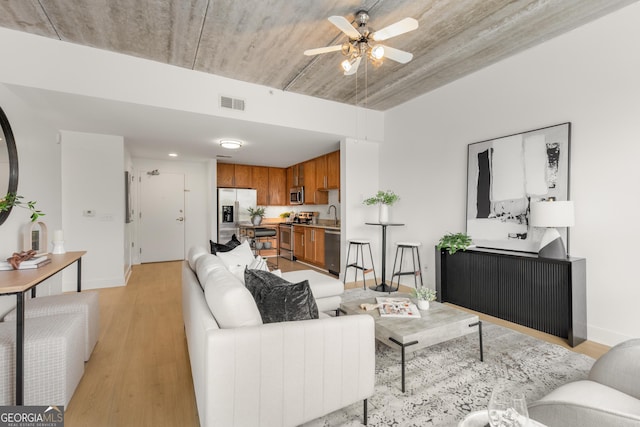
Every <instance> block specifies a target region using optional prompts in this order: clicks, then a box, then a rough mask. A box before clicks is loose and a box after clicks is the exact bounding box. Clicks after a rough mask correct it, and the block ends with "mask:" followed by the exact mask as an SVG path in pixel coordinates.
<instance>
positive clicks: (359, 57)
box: [344, 56, 362, 76]
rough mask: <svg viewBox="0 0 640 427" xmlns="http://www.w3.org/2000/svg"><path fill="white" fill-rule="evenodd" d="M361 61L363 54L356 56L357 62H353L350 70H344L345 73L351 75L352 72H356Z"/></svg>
mask: <svg viewBox="0 0 640 427" xmlns="http://www.w3.org/2000/svg"><path fill="white" fill-rule="evenodd" d="M360 61H362V56H358V58H356V62H354V63H353V65H352V66H351V68H350V69H349V71H345V72H344V75H345V76H350V75H352V74H355V73H356V71H358V67H359V66H360Z"/></svg>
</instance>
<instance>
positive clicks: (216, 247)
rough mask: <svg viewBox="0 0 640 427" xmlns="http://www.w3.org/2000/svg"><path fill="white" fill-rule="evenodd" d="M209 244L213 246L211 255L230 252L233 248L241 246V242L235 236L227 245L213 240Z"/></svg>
mask: <svg viewBox="0 0 640 427" xmlns="http://www.w3.org/2000/svg"><path fill="white" fill-rule="evenodd" d="M209 243H210V244H211V253H212V254H214V255H216V254H217V253H218V252H229V251H230V250H232V249H233V248H235V247H237V246H240V240H238V238H237V237H236V235H235V234H234V235H233V236H231V240H229V241H228V242H227V243H224V244H222V243H216V242H214V241H213V240H209Z"/></svg>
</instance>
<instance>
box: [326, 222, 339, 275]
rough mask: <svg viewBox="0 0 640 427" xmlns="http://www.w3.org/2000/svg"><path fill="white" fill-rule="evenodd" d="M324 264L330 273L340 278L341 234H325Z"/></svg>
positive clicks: (330, 232)
mask: <svg viewBox="0 0 640 427" xmlns="http://www.w3.org/2000/svg"><path fill="white" fill-rule="evenodd" d="M324 262H325V265H326V267H327V270H328V271H329V273H331V274H333V275H335V276H340V232H339V231H333V230H326V231H325V232H324Z"/></svg>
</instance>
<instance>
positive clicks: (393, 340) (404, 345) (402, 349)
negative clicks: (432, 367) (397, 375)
mask: <svg viewBox="0 0 640 427" xmlns="http://www.w3.org/2000/svg"><path fill="white" fill-rule="evenodd" d="M389 341H392V342H394V343H396V344H398V345H399V346H400V348H401V353H402V392H403V393H404V389H405V387H404V383H405V381H404V378H405V375H404V368H405V349H406V348H407V347H409V346H412V345H415V344H418V341H411V342H408V343H406V344H403V343H401V342H400V341H398V340H396V339H395V338H393V337H389Z"/></svg>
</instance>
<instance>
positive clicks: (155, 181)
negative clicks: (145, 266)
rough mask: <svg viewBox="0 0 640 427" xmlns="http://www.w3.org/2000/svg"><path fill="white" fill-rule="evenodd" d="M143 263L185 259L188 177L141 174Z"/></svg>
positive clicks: (140, 215) (141, 252)
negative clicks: (186, 187) (185, 204)
mask: <svg viewBox="0 0 640 427" xmlns="http://www.w3.org/2000/svg"><path fill="white" fill-rule="evenodd" d="M139 217H140V262H160V261H175V260H181V259H184V222H185V215H184V175H180V174H172V173H160V174H158V175H149V174H146V173H143V174H141V178H140V213H139Z"/></svg>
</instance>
